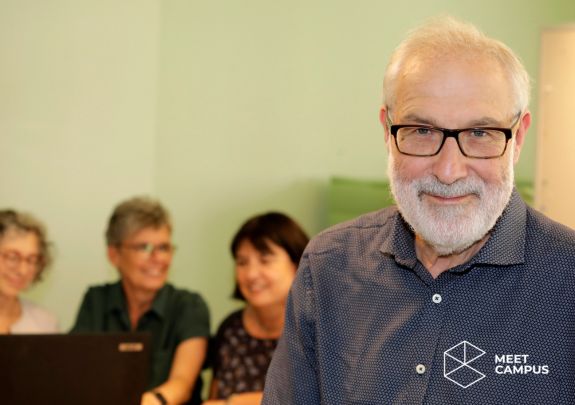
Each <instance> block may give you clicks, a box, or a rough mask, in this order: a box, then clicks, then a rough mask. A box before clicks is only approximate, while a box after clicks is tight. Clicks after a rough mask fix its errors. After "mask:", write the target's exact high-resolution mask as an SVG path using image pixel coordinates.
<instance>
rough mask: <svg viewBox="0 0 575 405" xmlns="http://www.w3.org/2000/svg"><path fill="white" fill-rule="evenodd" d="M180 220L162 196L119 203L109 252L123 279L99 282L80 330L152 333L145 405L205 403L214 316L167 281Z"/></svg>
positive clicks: (87, 300) (89, 296)
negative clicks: (204, 370)
mask: <svg viewBox="0 0 575 405" xmlns="http://www.w3.org/2000/svg"><path fill="white" fill-rule="evenodd" d="M171 235H172V224H171V221H170V218H169V215H168V212H167V211H166V210H165V208H164V207H163V206H162V205H161V204H160V203H159V202H157V201H155V200H152V199H149V198H142V197H136V198H132V199H130V200H127V201H124V202H122V203H121V204H119V205H118V206H117V207H116V209H115V210H114V212H113V214H112V216H111V217H110V220H109V223H108V228H107V231H106V242H107V245H108V248H107V253H108V258H109V260H110V262H111V263H112V264H113V265H114V267H116V269H117V270H118V273H119V275H120V280H119V281H118V282H116V283H113V284H105V285H101V286H96V287H91V288H90V289H89V290H88V292H87V293H86V295H85V296H84V300H83V302H82V305H81V307H80V311H79V313H78V317H77V319H76V324H75V326H74V327H73V329H72V332H96V331H102V332H121V331H126V332H127V331H138V332H151V334H152V372H151V380H150V381H149V385H148V388H149V391H147V392H146V393H144V394H143V396H142V401H141V404H142V405H163V404H183V403H189V404H198V403H201V400H200V393H201V379H200V378H199V374H200V371H201V368H202V365H203V363H204V359H205V356H206V349H207V340H208V336H209V333H210V328H209V313H208V308H207V306H206V303H205V302H204V300H203V299H202V297H201V296H200V295H199V294H197V293H193V292H190V291H187V290H182V289H177V288H175V287H174V286H172V285H171V284H169V283H167V278H168V271H169V268H170V264H171V262H172V256H173V253H174V245H173V244H172V240H171Z"/></svg>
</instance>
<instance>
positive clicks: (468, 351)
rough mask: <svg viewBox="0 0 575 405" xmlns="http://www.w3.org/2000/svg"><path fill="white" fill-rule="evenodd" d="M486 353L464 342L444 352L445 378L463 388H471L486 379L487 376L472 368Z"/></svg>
mask: <svg viewBox="0 0 575 405" xmlns="http://www.w3.org/2000/svg"><path fill="white" fill-rule="evenodd" d="M484 354H485V352H484V351H483V350H481V349H480V348H479V347H477V346H475V345H474V344H471V343H469V342H468V341H467V340H464V341H463V342H461V343H458V344H456V345H455V346H453V347H452V348H451V349H448V350H446V351H445V352H443V376H444V377H445V378H447V379H448V380H450V381H453V382H454V383H455V384H457V385H459V386H460V387H461V388H468V387H471V386H472V385H473V384H475V383H476V382H478V381H481V380H483V379H484V378H485V374H483V373H482V372H480V371H478V370H476V369H475V368H473V367H472V366H470V364H471V363H473V362H474V361H475V360H477V359H478V358H480V357H481V356H483V355H484Z"/></svg>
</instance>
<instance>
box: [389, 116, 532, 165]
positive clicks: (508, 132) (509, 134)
mask: <svg viewBox="0 0 575 405" xmlns="http://www.w3.org/2000/svg"><path fill="white" fill-rule="evenodd" d="M521 115H522V114H521V112H519V113H518V114H517V118H516V119H515V121H514V122H513V124H512V125H511V127H509V128H499V127H472V128H461V129H447V128H439V127H434V126H432V125H418V124H397V125H393V124H392V122H391V118H390V117H389V115H388V116H387V125H388V127H389V132H390V133H391V135H393V138H394V140H395V147H396V148H397V150H398V151H399V153H401V154H402V155H407V156H415V157H430V156H436V155H438V154H439V152H441V149H442V148H443V145H444V144H445V140H446V139H447V138H455V142H457V146H458V147H459V151H460V152H461V154H462V155H463V156H465V157H468V158H471V159H495V158H498V157H501V156H503V155H504V154H505V151H506V150H507V144H508V143H509V140H510V139H511V138H513V128H514V127H515V126H516V125H517V124H518V123H519V121H520V119H521ZM401 128H424V129H430V130H435V131H440V132H441V133H442V134H443V139H442V141H441V144H440V145H439V148H438V149H437V151H436V152H435V153H432V154H428V155H415V154H413V153H405V152H402V151H401V150H400V149H399V145H398V143H397V132H398V131H399V130H400V129H401ZM473 130H479V131H484V130H492V131H500V132H502V133H503V134H505V147H504V148H503V152H501V154H500V155H496V156H488V157H480V156H469V155H468V154H466V153H465V152H464V151H463V149H462V148H461V144H460V143H459V134H460V133H461V132H464V131H473Z"/></svg>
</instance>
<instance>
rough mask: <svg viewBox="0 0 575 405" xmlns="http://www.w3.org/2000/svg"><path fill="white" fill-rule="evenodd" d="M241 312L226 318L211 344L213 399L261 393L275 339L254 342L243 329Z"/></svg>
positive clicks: (274, 346) (256, 339) (255, 340)
mask: <svg viewBox="0 0 575 405" xmlns="http://www.w3.org/2000/svg"><path fill="white" fill-rule="evenodd" d="M242 312H243V310H239V311H236V312H233V313H232V314H231V315H229V316H228V317H227V318H226V319H225V320H224V321H223V322H222V324H221V325H220V327H219V329H218V333H217V334H216V337H215V340H214V353H213V355H214V357H213V367H214V378H216V379H217V381H218V386H217V398H220V399H221V398H227V397H229V396H230V395H231V394H239V393H242V392H253V391H263V389H264V382H265V378H266V371H267V369H268V367H269V365H270V362H271V359H272V355H273V353H274V350H275V348H276V345H277V339H258V338H255V337H253V336H251V335H250V334H249V333H248V332H247V330H246V329H245V327H244V324H243V321H242Z"/></svg>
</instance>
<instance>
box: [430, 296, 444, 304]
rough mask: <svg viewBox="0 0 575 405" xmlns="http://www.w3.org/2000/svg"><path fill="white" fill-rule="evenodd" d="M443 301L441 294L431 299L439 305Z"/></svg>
mask: <svg viewBox="0 0 575 405" xmlns="http://www.w3.org/2000/svg"><path fill="white" fill-rule="evenodd" d="M442 299H443V298H441V295H439V294H433V297H431V300H432V301H433V302H435V303H436V304H439V303H440V302H441V300H442Z"/></svg>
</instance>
